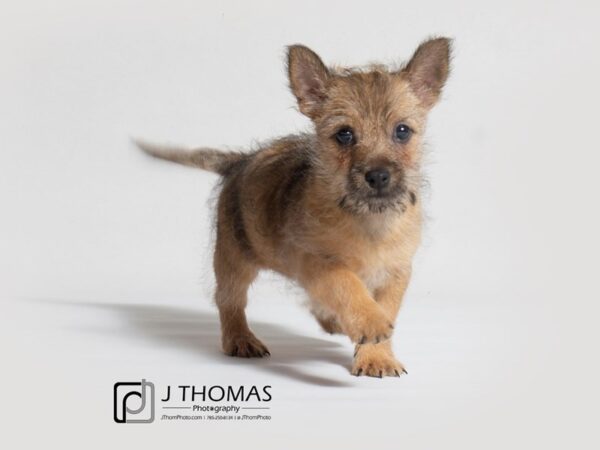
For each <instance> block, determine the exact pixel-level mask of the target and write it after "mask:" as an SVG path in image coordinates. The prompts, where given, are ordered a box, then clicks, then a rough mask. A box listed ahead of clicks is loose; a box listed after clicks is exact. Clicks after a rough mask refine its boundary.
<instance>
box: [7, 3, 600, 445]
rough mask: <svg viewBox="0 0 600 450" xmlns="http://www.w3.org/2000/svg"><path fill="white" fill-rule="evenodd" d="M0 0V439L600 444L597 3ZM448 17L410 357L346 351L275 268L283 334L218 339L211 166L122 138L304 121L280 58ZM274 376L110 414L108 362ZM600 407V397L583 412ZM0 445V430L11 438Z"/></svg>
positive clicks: (270, 301) (222, 377) (273, 284)
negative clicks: (130, 417) (148, 416)
mask: <svg viewBox="0 0 600 450" xmlns="http://www.w3.org/2000/svg"><path fill="white" fill-rule="evenodd" d="M2 11H3V12H2V15H1V16H0V57H1V62H0V67H1V70H0V214H1V215H0V274H1V285H0V296H1V298H2V303H1V305H2V312H1V320H2V323H0V330H1V331H0V332H1V333H2V367H3V369H2V371H0V377H1V381H2V386H1V388H2V389H3V391H5V392H4V394H3V396H2V397H3V402H2V405H1V406H0V411H1V412H0V414H1V419H2V425H1V427H2V429H3V430H4V431H3V432H2V434H1V436H0V442H2V441H4V442H6V443H8V444H10V448H20V447H23V448H25V447H27V448H32V445H33V444H34V443H45V444H52V445H51V447H57V446H58V445H59V444H60V445H61V448H81V445H82V443H84V442H87V443H88V444H86V445H88V446H90V447H93V448H103V449H105V448H110V447H109V446H113V447H114V448H122V447H124V446H125V445H129V446H133V445H135V446H136V447H139V448H154V447H157V448H158V447H165V446H167V445H168V446H172V445H180V444H182V445H186V444H187V445H205V444H206V445H208V444H209V443H210V444H212V445H214V444H215V443H218V444H220V445H223V446H226V447H229V446H231V447H232V446H233V444H235V443H237V444H239V445H246V446H248V447H251V448H255V447H256V448H258V447H260V448H296V447H297V448H311V447H312V448H322V447H323V446H324V445H326V444H327V445H331V446H332V448H335V447H336V446H339V447H342V446H343V447H345V448H365V446H377V447H378V448H402V447H405V448H429V449H430V448H437V447H440V446H441V445H443V446H444V447H445V448H463V449H464V448H506V447H507V446H508V447H509V448H538V447H541V446H545V447H546V448H561V447H564V446H567V445H568V446H569V447H572V448H596V446H597V445H598V438H597V433H593V430H594V428H593V427H595V426H596V424H595V421H594V422H593V419H594V417H596V418H597V412H596V409H595V408H596V405H597V403H598V400H600V398H599V395H598V388H597V383H596V381H595V378H596V374H597V373H599V372H598V369H599V364H598V357H597V353H598V351H597V343H598V338H599V337H600V336H599V333H598V329H597V324H596V322H597V317H598V313H599V312H600V311H599V309H598V306H597V300H598V298H599V296H598V289H597V287H596V283H595V278H596V276H595V275H596V273H595V272H596V271H597V267H598V262H597V258H596V254H597V252H598V251H599V250H600V248H599V247H600V246H599V240H598V238H597V235H596V233H597V230H598V228H599V225H600V223H599V222H600V220H599V214H598V200H597V194H598V192H599V189H598V188H599V187H600V186H599V183H598V176H597V172H598V167H599V163H600V159H599V158H598V150H599V149H598V143H597V142H598V141H597V129H598V125H597V123H596V122H597V118H598V113H597V105H598V103H599V101H600V95H599V89H598V81H597V80H598V79H599V78H600V62H599V58H598V54H599V51H600V48H599V47H600V45H599V42H600V31H599V29H598V20H599V19H600V11H599V6H598V4H597V2H592V1H580V2H578V1H571V2H565V1H551V0H547V1H539V2H538V1H512V2H511V1H504V2H495V3H491V2H478V1H464V2H443V1H426V0H425V1H420V2H412V3H411V2H402V3H399V2H391V1H370V2H348V1H347V2H334V1H332V2H327V3H325V2H319V1H304V2H286V1H271V2H267V1H262V2H259V1H252V2H242V1H240V2H233V1H221V2H212V3H208V2H204V1H202V2H200V1H169V2H166V1H165V2H157V1H148V0H146V1H107V0H104V1H87V2H80V1H66V0H60V1H58V0H57V1H56V2H51V3H48V2H40V1H22V2H18V3H17V2H7V3H5V4H4V5H3V7H2ZM430 35H446V36H450V37H453V38H454V39H455V42H454V45H455V51H454V62H453V71H452V74H451V77H450V80H449V83H448V85H447V88H446V91H445V94H444V96H443V99H442V101H441V103H440V104H439V105H438V106H437V107H436V108H435V110H434V111H433V113H432V115H431V120H430V123H429V130H428V136H429V139H428V142H429V144H428V148H429V151H428V164H427V173H428V178H429V180H430V188H429V193H428V196H429V198H428V199H427V214H428V221H427V225H426V230H425V241H424V245H423V247H422V248H421V250H420V252H419V254H418V258H417V260H416V264H415V270H414V273H415V277H414V280H413V283H412V285H411V287H410V290H409V293H408V296H407V298H406V300H405V306H404V309H403V311H402V312H401V314H400V318H399V322H398V326H397V330H398V332H397V333H396V335H395V337H394V343H395V347H396V349H397V355H398V356H399V358H400V360H402V361H403V362H404V363H405V365H406V367H407V369H408V371H409V375H408V376H406V377H403V378H401V379H385V380H376V379H365V378H354V377H351V376H350V375H349V374H348V367H349V365H350V362H351V352H352V347H351V345H350V344H349V343H348V342H347V341H346V340H345V339H344V338H341V337H330V336H328V335H325V334H324V333H322V332H321V331H320V330H319V329H318V327H317V325H316V324H315V323H314V321H313V320H312V319H311V318H310V316H309V314H308V313H307V312H306V310H304V309H303V308H302V307H301V306H300V304H301V303H302V299H303V294H302V293H301V292H300V291H299V290H298V289H297V288H294V287H292V286H290V285H289V284H286V283H284V282H282V281H281V280H280V279H279V278H278V277H276V276H274V275H266V276H264V277H262V278H261V279H260V280H259V282H258V283H257V284H256V286H255V287H254V288H253V290H252V292H251V305H250V308H249V314H250V317H251V319H252V323H253V324H254V328H255V329H256V331H257V334H258V335H259V336H260V337H262V338H264V340H265V341H266V344H267V345H268V346H269V347H270V349H271V352H272V354H273V356H272V358H271V359H270V360H268V361H261V362H255V361H251V362H247V361H243V362H238V361H234V360H231V359H227V358H226V357H224V356H221V355H220V354H219V351H218V332H217V328H218V323H217V322H216V314H215V311H214V309H213V308H212V306H211V300H210V295H211V289H212V274H211V267H210V264H211V263H210V246H211V243H210V242H211V239H210V230H211V224H212V218H211V217H212V214H211V206H210V204H209V202H208V200H209V198H210V197H211V189H212V187H213V186H214V184H215V181H216V177H215V176H214V175H211V174H207V173H203V172H200V171H194V170H191V169H186V168H180V167H174V166H172V165H167V164H159V163H157V162H155V161H150V160H148V159H146V158H144V157H143V156H142V155H140V154H138V153H137V152H136V151H135V150H134V149H132V147H131V146H130V144H129V138H130V137H132V136H136V137H144V138H148V139H150V140H153V139H154V140H158V141H171V142H176V143H181V144H189V145H211V146H225V145H226V146H232V147H244V146H248V145H250V144H251V143H252V142H254V141H256V140H263V139H268V138H271V137H275V136H277V135H282V134H286V133H290V132H296V131H302V130H306V129H307V128H308V127H309V122H308V120H307V119H306V118H304V117H303V116H301V115H300V114H299V113H298V112H297V111H296V109H295V104H294V99H293V97H292V95H291V94H290V93H289V91H288V89H287V80H286V79H285V71H284V69H283V62H284V47H285V45H288V44H292V43H297V42H299V43H303V44H306V45H308V46H310V47H312V48H313V49H314V50H316V51H317V52H318V53H319V54H320V55H321V56H322V57H323V59H324V60H325V61H326V62H332V63H333V62H336V63H340V64H350V65H355V64H361V63H366V62H371V61H383V62H390V63H394V62H398V61H402V60H403V59H405V58H408V57H409V56H410V54H411V53H412V51H413V50H414V49H415V48H416V46H417V45H418V43H419V42H420V41H421V40H423V39H425V38H427V37H428V36H430ZM141 377H146V378H149V379H153V380H154V381H156V382H160V383H165V384H166V383H173V384H177V383H180V384H181V383H185V382H188V383H197V384H201V383H207V384H227V383H233V384H235V383H238V384H240V383H247V384H271V385H273V391H274V395H273V396H274V399H273V405H272V411H271V412H272V416H273V419H272V420H271V421H270V422H265V423H244V424H239V423H228V424H226V423H219V424H214V423H213V424H210V423H204V424H198V423H154V424H151V425H148V426H128V425H118V424H115V423H113V422H112V409H111V408H112V385H113V383H114V382H115V381H119V380H124V379H134V380H135V379H139V378H141ZM594 414H595V415H596V416H594ZM3 447H4V445H3Z"/></svg>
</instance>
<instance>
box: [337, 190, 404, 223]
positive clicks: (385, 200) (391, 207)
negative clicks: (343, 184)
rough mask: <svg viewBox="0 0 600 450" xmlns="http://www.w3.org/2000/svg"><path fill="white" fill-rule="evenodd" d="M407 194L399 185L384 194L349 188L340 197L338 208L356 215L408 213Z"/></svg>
mask: <svg viewBox="0 0 600 450" xmlns="http://www.w3.org/2000/svg"><path fill="white" fill-rule="evenodd" d="M349 184H352V183H349ZM407 192H408V191H407V189H406V188H405V187H404V186H403V185H401V184H397V185H395V186H393V187H392V188H390V189H388V190H386V191H384V192H382V193H376V192H372V190H369V191H366V190H364V189H356V188H354V189H353V188H352V187H351V186H349V189H347V192H346V193H344V194H343V195H342V196H341V197H340V199H339V201H338V206H339V207H340V208H341V209H343V210H344V211H347V212H349V213H350V214H354V215H363V214H381V213H384V212H395V213H398V214H401V213H403V212H404V211H406V208H407V202H408V201H409V196H408V195H407Z"/></svg>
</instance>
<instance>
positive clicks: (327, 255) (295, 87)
mask: <svg viewBox="0 0 600 450" xmlns="http://www.w3.org/2000/svg"><path fill="white" fill-rule="evenodd" d="M449 56H450V41H449V40H448V39H446V38H437V39H432V40H428V41H426V42H424V43H422V44H421V45H420V46H419V47H418V48H417V50H416V52H415V53H414V55H413V56H412V58H411V59H410V61H409V62H408V63H407V64H405V65H404V66H403V67H402V68H400V69H398V70H388V69H386V68H385V67H383V66H378V65H375V66H369V67H366V68H363V69H344V68H329V67H327V66H325V64H323V62H322V61H321V59H320V58H319V56H318V55H317V54H316V53H314V52H313V51H312V50H310V49H308V48H307V47H304V46H302V45H292V46H290V47H289V48H288V66H287V67H288V75H289V81H290V85H291V90H292V92H293V93H294V95H295V96H296V98H297V100H298V106H299V109H300V111H301V112H302V113H303V114H305V115H306V116H308V117H309V118H310V119H311V120H312V121H313V123H314V131H313V132H312V133H309V134H298V135H290V136H286V137H283V138H280V139H277V140H275V141H272V142H270V143H268V144H266V145H264V146H263V147H262V148H260V149H259V150H257V151H254V152H252V153H240V152H224V151H219V150H215V149H210V148H198V149H195V150H189V151H187V150H183V149H177V148H168V147H167V148H165V147H159V146H154V145H150V144H146V143H138V145H139V147H141V148H142V149H143V150H144V151H145V152H146V153H148V154H150V155H152V156H154V157H157V158H161V159H165V160H168V161H173V162H177V163H181V164H185V165H188V166H193V167H198V168H201V169H205V170H210V171H213V172H216V173H218V174H219V175H221V177H222V190H221V193H220V196H219V201H218V217H217V240H216V248H215V253H214V270H215V274H216V281H217V287H216V294H215V300H216V304H217V306H218V309H219V316H220V319H221V330H222V345H223V350H224V352H225V353H226V354H228V355H231V356H238V357H243V358H249V357H263V356H266V355H270V353H269V350H268V349H267V347H266V346H265V345H264V344H263V343H262V342H261V341H260V340H259V339H258V338H257V337H256V336H255V335H254V334H253V333H252V331H251V330H250V328H249V327H248V322H247V320H246V314H245V311H244V310H245V307H246V303H247V296H246V292H247V290H248V287H249V286H250V284H251V283H252V282H253V280H254V279H255V278H256V276H257V274H258V272H259V270H261V269H270V270H274V271H276V272H278V273H281V274H283V275H285V276H286V277H288V278H290V279H292V280H294V281H296V282H298V283H299V284H300V285H301V286H303V287H304V289H305V290H306V292H307V293H308V295H309V297H310V304H311V312H312V313H313V315H314V316H315V317H316V319H317V321H318V322H319V323H320V325H321V326H322V327H323V329H324V330H325V331H327V332H329V333H344V334H346V335H347V336H349V337H350V339H351V340H352V342H354V343H355V344H356V349H355V350H356V351H355V354H354V361H353V365H352V369H351V372H352V374H354V375H357V376H360V375H368V376H376V377H383V376H399V375H400V374H401V373H403V372H404V373H406V371H405V369H404V367H403V366H402V364H401V363H400V362H399V361H397V360H396V358H395V357H394V354H393V353H392V348H391V344H390V340H389V339H390V336H391V335H392V331H393V328H394V326H393V323H394V321H395V318H396V315H397V313H398V310H399V308H400V304H401V302H402V297H403V295H404V292H405V290H406V287H407V285H408V282H409V279H410V276H411V265H412V258H413V255H414V253H415V251H416V249H417V246H418V244H419V240H420V229H421V203H420V198H419V189H420V185H421V174H420V160H421V143H422V140H423V134H424V131H425V123H426V118H427V114H428V112H429V110H430V109H431V107H432V106H433V105H434V104H435V103H436V102H437V100H438V97H439V95H440V93H441V90H442V87H443V86H444V83H445V81H446V78H447V76H448V72H449Z"/></svg>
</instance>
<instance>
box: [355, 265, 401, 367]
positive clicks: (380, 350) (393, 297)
mask: <svg viewBox="0 0 600 450" xmlns="http://www.w3.org/2000/svg"><path fill="white" fill-rule="evenodd" d="M409 280H410V269H408V270H403V271H399V272H397V273H395V274H394V275H393V276H392V277H391V278H390V279H389V280H388V282H387V283H386V284H385V285H384V286H383V287H382V288H380V289H378V290H377V291H376V292H375V300H376V301H377V303H378V304H379V305H381V307H382V309H383V310H384V311H385V312H386V314H387V315H388V318H389V319H390V320H391V321H392V322H394V321H395V320H396V316H397V315H398V311H399V309H400V305H401V303H402V298H403V297H404V293H405V291H406V287H407V286H408V282H409ZM402 373H406V370H405V369H404V366H403V365H402V363H400V361H398V360H397V359H396V358H395V357H394V353H393V351H392V342H391V341H389V340H388V341H385V342H381V343H379V344H377V343H376V344H364V345H360V344H357V345H356V349H355V352H354V362H353V364H352V374H353V375H357V376H360V375H367V376H371V377H380V378H381V377H383V376H400V375H401V374H402Z"/></svg>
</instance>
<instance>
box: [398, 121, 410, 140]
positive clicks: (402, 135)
mask: <svg viewBox="0 0 600 450" xmlns="http://www.w3.org/2000/svg"><path fill="white" fill-rule="evenodd" d="M411 135H412V130H411V129H410V127H409V126H408V125H406V124H404V123H401V124H399V125H397V126H396V130H394V138H395V139H396V141H398V142H402V143H404V142H407V141H408V140H409V139H410V137H411Z"/></svg>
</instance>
